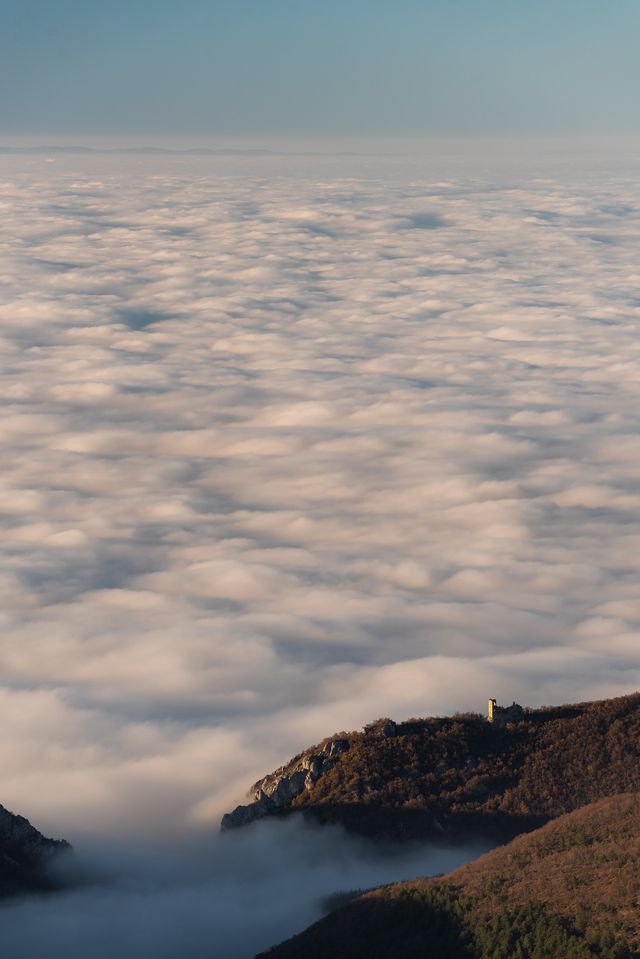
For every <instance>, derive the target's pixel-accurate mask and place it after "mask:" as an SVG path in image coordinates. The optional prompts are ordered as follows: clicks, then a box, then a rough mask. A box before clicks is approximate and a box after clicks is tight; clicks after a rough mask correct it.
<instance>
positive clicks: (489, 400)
mask: <svg viewBox="0 0 640 959" xmlns="http://www.w3.org/2000/svg"><path fill="white" fill-rule="evenodd" d="M48 159H50V158H47V157H38V156H36V157H31V158H21V159H20V161H19V162H18V160H17V159H16V158H11V157H9V158H1V159H0V205H1V208H2V218H3V225H4V227H5V229H4V231H3V239H2V241H1V242H2V249H1V255H2V270H1V272H2V281H3V283H2V286H3V291H4V292H3V298H2V301H1V302H0V337H1V346H2V356H3V397H4V400H3V406H2V415H1V419H0V435H1V437H2V443H3V449H4V467H3V470H2V474H1V476H0V511H1V516H2V521H3V542H4V559H3V562H2V567H1V569H0V592H1V595H2V630H3V634H2V643H1V645H0V668H1V675H2V677H3V680H2V686H1V687H0V700H1V704H2V716H3V722H2V730H1V732H0V759H1V761H2V768H3V794H2V796H1V797H0V801H1V802H3V803H4V804H5V805H7V806H9V807H13V808H16V809H18V810H19V811H21V812H23V813H24V814H26V815H29V816H31V817H32V818H33V819H34V820H35V821H36V822H37V823H38V824H40V825H41V826H44V827H48V828H49V830H50V831H55V832H56V833H58V834H66V835H68V836H70V838H73V837H74V834H77V833H78V832H82V831H83V830H95V829H101V830H106V831H114V830H115V831H120V832H125V831H127V830H132V829H133V830H149V831H152V832H153V831H157V830H161V831H163V832H166V831H169V832H175V831H180V830H182V829H184V828H189V827H190V826H192V825H194V824H198V823H199V824H203V825H205V826H206V827H208V828H210V827H211V826H212V825H213V824H214V823H215V819H216V817H217V816H218V815H219V813H220V812H221V811H222V809H223V808H224V807H225V806H228V805H229V804H231V803H233V802H234V801H235V800H236V799H237V798H238V796H239V795H240V794H241V792H242V790H243V788H244V787H245V786H246V785H248V784H249V782H251V781H252V780H253V779H255V778H257V777H258V776H259V775H261V774H263V773H265V772H267V771H268V770H269V769H270V768H271V767H273V766H274V765H277V764H279V763H280V762H281V761H283V760H284V759H286V758H287V757H288V756H289V755H290V754H291V753H292V752H295V751H296V750H298V749H299V748H301V747H304V746H306V745H308V744H309V743H310V742H313V741H316V740H318V739H319V738H322V737H323V736H324V735H326V734H329V733H331V732H333V731H334V730H337V729H340V728H353V727H357V726H359V725H361V724H363V723H364V722H366V721H369V720H371V719H373V718H375V717H376V716H378V715H381V714H391V715H393V716H394V717H395V718H398V719H400V718H403V717H407V716H410V715H426V714H431V713H437V712H439V711H449V710H452V709H467V708H482V704H483V702H484V701H485V700H486V697H487V696H488V695H495V696H497V697H498V698H499V699H502V698H504V699H508V700H509V701H511V699H512V698H514V697H515V698H516V699H518V700H520V701H522V702H526V703H529V704H532V705H534V704H539V703H542V702H552V701H567V700H572V699H576V698H589V697H595V696H600V695H602V696H604V695H609V694H614V693H617V692H623V691H628V690H630V689H633V688H636V687H637V686H638V685H639V684H640V652H639V650H640V645H639V643H638V639H639V635H638V624H639V622H640V602H639V601H638V589H637V556H638V552H639V550H640V530H639V528H638V522H637V520H638V510H639V507H640V488H639V486H638V471H639V466H640V444H639V442H638V435H637V434H638V413H637V411H638V408H639V402H638V400H639V397H638V392H639V384H640V368H639V367H640V348H639V346H638V325H639V320H640V299H639V298H638V292H637V291H638V267H637V250H638V240H639V234H640V217H639V209H638V206H637V199H636V198H637V195H638V192H637V190H638V174H637V170H636V169H634V168H633V166H632V164H631V163H628V164H627V165H626V166H625V164H624V163H622V162H619V161H618V162H616V163H615V164H614V163H613V162H612V163H610V164H608V162H604V161H602V160H601V159H599V160H590V159H589V158H585V157H581V158H580V157H573V156H571V155H570V154H566V153H565V154H562V155H559V156H557V157H555V158H550V159H549V158H547V159H546V160H545V161H544V162H542V161H533V160H532V161H530V162H529V163H528V164H524V163H523V162H522V161H519V162H518V164H512V165H509V164H508V163H506V162H505V161H504V159H501V158H495V157H494V158H492V159H487V158H484V159H478V158H476V159H475V160H473V161H472V160H468V159H465V158H464V157H462V158H461V157H459V156H437V157H436V156H432V157H423V158H415V157H414V158H412V159H406V160H404V159H402V158H400V157H378V158H373V157H372V158H362V157H361V158H353V157H352V158H349V157H325V158H318V157H315V158H313V157H304V156H303V157H284V156H283V157H263V158H260V157H245V158H242V157H235V158H195V157H168V158H155V159H145V160H144V161H142V160H140V159H138V158H131V157H129V158H123V157H99V156H98V157H90V158H82V157H81V158H77V157H76V158H62V157H57V159H56V162H48ZM51 159H53V158H51Z"/></svg>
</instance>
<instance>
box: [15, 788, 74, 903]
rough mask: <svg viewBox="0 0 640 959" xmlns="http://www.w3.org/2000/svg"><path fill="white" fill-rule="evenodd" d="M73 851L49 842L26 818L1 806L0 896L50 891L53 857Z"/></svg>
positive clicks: (51, 841) (59, 841) (61, 844)
mask: <svg viewBox="0 0 640 959" xmlns="http://www.w3.org/2000/svg"><path fill="white" fill-rule="evenodd" d="M70 848H71V847H70V846H69V843H67V842H64V841H63V840H60V839H47V838H46V836H43V835H42V833H40V832H38V830H37V829H36V828H35V827H34V826H32V825H31V823H30V822H29V821H28V820H27V819H25V818H24V817H23V816H17V815H15V814H14V813H12V812H9V810H8V809H5V808H4V806H0V896H6V895H11V894H14V893H19V892H26V891H29V890H34V889H47V888H51V887H52V886H53V885H54V883H53V880H52V878H51V876H50V874H49V872H48V866H49V864H50V862H51V860H52V857H53V856H55V855H56V854H58V853H61V852H63V851H65V850H69V849H70Z"/></svg>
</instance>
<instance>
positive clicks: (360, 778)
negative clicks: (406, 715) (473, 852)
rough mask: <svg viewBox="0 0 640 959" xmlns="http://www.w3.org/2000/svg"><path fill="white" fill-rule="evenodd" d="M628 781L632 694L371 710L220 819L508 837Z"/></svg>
mask: <svg viewBox="0 0 640 959" xmlns="http://www.w3.org/2000/svg"><path fill="white" fill-rule="evenodd" d="M636 789H640V694H634V695H631V696H624V697H620V698H617V699H611V700H603V701H600V702H593V703H582V704H578V705H573V706H562V707H556V708H550V709H538V710H526V711H525V713H524V716H523V718H522V719H521V720H520V721H518V722H513V723H506V724H504V725H493V724H490V723H488V722H487V721H486V720H485V719H484V718H483V717H481V716H479V715H475V714H470V715H460V716H453V717H450V718H437V719H435V718H434V719H424V720H414V721H409V722H404V723H399V724H397V725H396V724H394V723H392V722H391V721H387V720H380V721H378V723H377V724H372V726H371V727H368V728H367V730H366V731H364V732H362V733H341V734H339V736H334V737H331V738H330V739H328V740H325V741H324V742H323V743H322V744H321V745H320V746H317V747H313V748H311V749H309V750H306V751H305V752H304V753H302V754H300V755H299V756H297V757H295V759H294V760H292V761H291V763H289V764H287V765H286V766H283V767H282V768H281V769H279V770H277V771H276V772H275V773H273V774H271V775H270V776H267V777H265V779H263V780H260V781H259V782H258V783H256V784H255V785H254V787H253V788H252V790H251V793H250V798H251V799H252V802H251V803H249V804H248V805H247V806H241V807H239V808H238V809H237V810H235V811H234V812H233V813H231V814H229V815H228V816H226V817H225V819H224V820H223V826H224V827H227V828H229V827H234V826H239V825H243V824H244V823H245V822H248V821H251V819H254V818H258V817H259V816H264V815H287V814H289V813H291V812H294V811H297V810H298V811H303V812H305V813H307V814H309V815H312V816H313V817H314V818H316V819H318V820H320V821H321V822H339V823H342V824H343V825H344V826H346V827H347V828H349V829H352V830H355V831H359V832H364V833H368V834H371V835H382V834H386V835H394V836H406V837H414V836H428V835H431V836H437V835H442V834H446V835H448V836H455V835H460V836H464V837H466V836H469V835H470V834H471V833H473V832H475V831H481V832H482V834H483V835H485V836H486V835H487V834H492V835H494V836H495V837H496V838H497V839H506V838H511V837H513V836H514V835H517V834H518V833H520V832H523V831H525V830H529V829H532V828H535V827H537V826H539V825H542V824H543V823H544V822H546V821H548V820H549V819H551V818H553V817H555V816H559V815H561V814H562V813H565V812H569V811H571V810H573V809H576V808H578V807H580V806H583V805H585V804H587V803H590V802H593V801H595V800H597V799H600V798H602V797H604V796H608V795H614V794H616V793H621V792H626V791H632V790H636Z"/></svg>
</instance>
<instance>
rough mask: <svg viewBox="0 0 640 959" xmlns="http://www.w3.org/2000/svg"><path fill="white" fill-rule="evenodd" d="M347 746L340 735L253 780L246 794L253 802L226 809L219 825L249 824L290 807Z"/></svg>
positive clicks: (237, 825)
mask: <svg viewBox="0 0 640 959" xmlns="http://www.w3.org/2000/svg"><path fill="white" fill-rule="evenodd" d="M348 749H349V741H348V740H347V739H343V738H340V737H338V738H333V739H330V740H327V741H325V742H324V743H323V744H322V745H320V746H314V747H312V748H311V749H307V750H306V751H305V752H304V753H301V754H300V755H299V756H296V757H295V758H294V759H292V760H291V762H289V763H287V765H286V766H281V767H280V769H276V771H275V772H273V773H269V775H268V776H264V777H263V778H262V779H259V780H258V782H257V783H254V784H253V786H252V787H251V789H250V790H249V792H248V794H247V798H248V799H250V800H251V802H249V803H247V804H246V805H244V806H236V808H235V809H234V810H233V811H232V812H230V813H226V814H225V815H224V816H223V817H222V822H221V824H220V828H221V829H222V830H227V829H235V828H237V827H239V826H246V825H248V824H249V823H251V822H253V821H254V820H256V819H262V818H264V817H265V816H271V815H274V814H275V813H277V812H278V811H280V810H283V809H285V808H289V807H290V806H291V803H292V802H293V800H294V799H296V797H297V796H299V795H300V794H301V793H303V792H304V791H305V790H308V789H310V788H311V786H313V785H314V784H315V783H316V782H317V781H318V779H319V778H320V777H321V776H322V775H323V774H324V773H326V772H328V770H329V769H332V768H333V767H334V766H335V764H336V762H337V761H338V760H339V757H340V756H342V755H343V753H345V752H347V750H348Z"/></svg>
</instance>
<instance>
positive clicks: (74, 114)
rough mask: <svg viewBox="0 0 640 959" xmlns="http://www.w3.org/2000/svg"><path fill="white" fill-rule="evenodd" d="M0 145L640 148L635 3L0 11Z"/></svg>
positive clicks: (415, 1) (156, 3)
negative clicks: (150, 142) (389, 142)
mask: <svg viewBox="0 0 640 959" xmlns="http://www.w3.org/2000/svg"><path fill="white" fill-rule="evenodd" d="M2 19H3V29H2V32H1V34H0V135H2V136H4V137H7V136H11V135H21V134H22V135H29V134H33V135H39V134H47V135H52V134H57V135H63V134H64V135H95V134H103V133H104V134H120V135H142V134H144V135H159V136H173V135H193V136H196V135H197V136H205V137H206V136H220V135H223V136H224V135H229V134H231V135H237V136H249V137H251V136H255V137H258V136H265V135H267V136H268V135H274V134H275V135H279V134H280V135H305V136H309V135H311V136H313V135H325V134H330V135H366V136H368V135H373V136H394V135H400V136H402V135H406V136H424V135H427V136H428V135H466V134H518V135H519V134H534V135H535V134H565V133H578V134H598V133H636V132H640V108H639V107H638V97H637V90H638V85H639V80H640V66H639V58H638V56H637V44H638V36H639V34H640V4H639V3H638V2H637V0H611V2H609V3H604V2H603V0H536V2H533V0H395V2H390V0H384V2H383V0H324V2H322V3H317V2H311V0H183V2H182V3H181V4H177V3H175V2H168V0H126V2H125V0H111V2H109V3H106V2H102V0H100V2H98V0H56V2H52V0H19V2H18V0H8V3H7V0H5V3H4V4H3V18H2Z"/></svg>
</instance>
